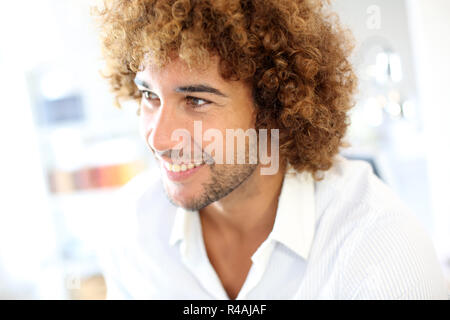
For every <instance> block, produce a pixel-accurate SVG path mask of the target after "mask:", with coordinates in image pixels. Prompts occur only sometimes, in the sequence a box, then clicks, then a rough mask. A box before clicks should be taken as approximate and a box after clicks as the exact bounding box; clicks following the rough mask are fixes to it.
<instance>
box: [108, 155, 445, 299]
mask: <svg viewBox="0 0 450 320" xmlns="http://www.w3.org/2000/svg"><path fill="white" fill-rule="evenodd" d="M111 204H112V207H113V208H111V210H112V211H111V212H112V214H111V220H109V223H108V224H107V226H106V230H107V231H108V232H105V235H106V234H109V235H110V236H106V237H105V239H104V240H105V241H104V246H103V247H102V248H101V251H100V257H101V263H102V268H103V271H104V276H105V280H106V284H107V298H108V299H228V296H227V294H226V292H225V290H224V288H223V286H222V284H221V282H220V280H219V278H218V276H217V274H216V272H215V270H214V268H213V267H212V265H211V263H210V261H209V259H208V256H207V254H206V250H205V245H204V242H203V236H202V230H201V224H200V218H199V213H198V212H187V211H185V210H183V209H180V208H176V207H174V206H173V205H171V204H170V202H169V201H168V200H167V198H166V195H165V193H164V190H163V186H162V182H161V180H160V178H159V172H152V171H147V172H145V173H142V174H140V175H138V176H137V177H136V178H134V179H133V180H132V181H131V182H130V183H128V184H127V185H126V186H125V187H124V188H123V189H122V190H121V191H120V192H119V193H118V196H117V198H116V199H114V201H112V203H111ZM251 259H252V265H251V268H250V271H249V273H248V275H247V278H246V280H245V282H244V284H243V286H242V288H241V290H240V292H239V294H238V296H237V299H447V298H448V293H447V286H446V282H445V279H444V277H443V274H442V271H441V269H440V266H439V263H438V260H437V258H436V255H435V251H434V248H433V245H432V243H431V241H430V239H429V237H428V236H427V234H426V233H425V232H424V230H423V228H422V227H421V226H420V224H419V223H418V221H417V219H416V218H415V217H414V216H413V215H412V214H411V213H410V212H409V211H408V209H407V208H406V207H404V206H403V204H402V203H401V202H400V201H399V200H398V199H397V198H396V197H395V196H394V195H393V193H392V191H391V190H390V189H389V188H388V187H386V186H385V185H384V184H383V183H382V182H381V181H380V180H379V179H378V178H377V177H376V176H375V175H374V174H373V173H372V171H371V168H370V166H369V165H368V164H367V163H365V162H363V161H355V160H347V159H344V158H342V157H340V156H339V157H337V158H336V162H335V164H334V165H333V167H332V168H331V169H330V170H328V171H327V172H325V175H324V179H323V180H321V181H318V182H315V181H314V180H313V179H312V177H311V175H310V174H308V173H302V174H299V175H297V176H296V175H292V174H287V175H286V177H285V179H284V182H283V186H282V190H281V194H280V198H279V203H278V209H277V214H276V219H275V224H274V227H273V230H272V232H271V233H270V235H269V236H268V238H267V239H266V240H265V241H264V242H263V243H262V244H261V245H260V246H259V248H258V249H257V250H256V252H255V253H254V254H253V256H252V257H251Z"/></svg>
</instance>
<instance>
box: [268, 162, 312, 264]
mask: <svg viewBox="0 0 450 320" xmlns="http://www.w3.org/2000/svg"><path fill="white" fill-rule="evenodd" d="M314 201H315V200H314V179H313V178H312V175H311V174H310V173H308V172H302V173H296V172H295V170H294V169H293V168H289V170H288V171H287V173H286V176H285V178H284V181H283V186H282V189H281V193H280V197H279V199H278V209H277V215H276V218H275V223H274V226H273V229H272V232H271V234H270V235H269V238H272V239H274V240H276V241H278V242H280V243H282V244H283V245H285V246H286V247H288V248H289V249H291V250H293V251H294V252H295V253H296V254H298V255H299V256H301V257H302V258H304V259H305V260H306V259H308V256H309V251H310V248H311V244H312V241H313V237H314V231H315V203H314Z"/></svg>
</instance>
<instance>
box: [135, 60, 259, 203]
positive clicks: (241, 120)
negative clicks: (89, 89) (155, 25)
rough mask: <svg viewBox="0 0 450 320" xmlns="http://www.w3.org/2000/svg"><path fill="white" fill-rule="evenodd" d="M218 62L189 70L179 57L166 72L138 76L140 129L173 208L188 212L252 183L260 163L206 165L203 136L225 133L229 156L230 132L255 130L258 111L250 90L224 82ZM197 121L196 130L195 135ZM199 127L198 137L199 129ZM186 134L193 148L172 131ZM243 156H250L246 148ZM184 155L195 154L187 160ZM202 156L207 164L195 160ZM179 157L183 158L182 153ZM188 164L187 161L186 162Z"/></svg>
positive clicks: (147, 71)
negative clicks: (249, 180)
mask: <svg viewBox="0 0 450 320" xmlns="http://www.w3.org/2000/svg"><path fill="white" fill-rule="evenodd" d="M218 63H219V60H218V59H217V58H215V57H214V58H212V59H211V62H210V64H209V65H208V67H207V68H204V69H201V70H200V69H196V68H193V69H191V70H190V69H189V68H188V66H187V65H186V64H185V62H184V61H183V60H181V59H179V58H177V59H175V60H173V61H172V62H170V63H169V64H167V65H165V66H164V67H162V68H158V67H156V66H154V65H148V66H146V68H145V69H144V70H143V71H142V72H139V73H138V74H137V75H136V84H137V86H138V88H139V90H141V91H142V92H143V97H142V101H141V116H140V130H141V133H142V135H143V137H144V139H145V141H146V142H147V144H148V146H149V147H150V148H151V150H152V151H153V153H154V154H155V157H156V159H157V161H158V162H159V164H160V167H161V174H162V180H163V183H164V188H165V191H166V193H167V195H168V197H169V199H170V201H171V202H172V203H174V204H175V205H177V206H181V207H184V208H186V209H189V210H200V209H202V208H204V207H206V206H207V205H209V204H211V203H212V202H215V201H217V200H219V199H221V198H223V197H225V196H226V195H227V194H229V193H230V192H232V191H233V190H234V189H236V188H237V187H238V186H239V185H240V184H241V183H242V182H244V181H245V180H246V179H247V178H249V177H250V176H251V175H252V173H253V172H254V171H255V169H256V168H257V166H258V165H257V164H249V162H248V161H245V164H238V163H236V161H233V164H219V163H217V162H216V163H205V157H206V159H207V158H210V157H214V153H215V152H214V151H212V152H206V151H205V145H208V144H210V143H211V140H210V141H208V142H207V141H205V140H204V139H205V138H204V137H203V133H204V132H205V131H207V130H208V129H216V132H220V133H221V134H222V137H224V139H223V141H222V142H223V147H222V149H223V150H222V152H223V155H224V159H225V154H226V152H227V147H228V151H229V149H230V148H234V145H231V146H230V145H228V146H227V143H226V139H225V137H226V129H243V130H244V131H245V130H247V129H250V128H255V115H256V111H255V108H254V104H253V98H252V93H251V89H250V87H249V86H248V85H246V84H244V83H243V82H242V81H226V80H224V79H223V78H222V77H221V76H220V74H219V70H218ZM194 122H195V123H196V124H197V129H196V130H197V131H196V132H194V127H195V126H194ZM199 123H201V130H200V133H201V135H199V134H198V133H199V128H198V124H199ZM180 129H184V130H185V132H188V133H189V134H190V137H189V139H190V141H189V144H190V146H191V147H190V148H185V147H186V144H187V143H186V141H185V142H182V139H173V138H172V135H173V133H174V131H179V130H180ZM245 144H246V148H245V150H236V151H237V152H235V155H237V154H238V153H239V152H242V151H243V152H244V153H245V156H246V158H247V157H248V150H249V149H248V143H247V139H246V143H245ZM182 145H184V146H183V148H184V149H183V152H184V153H183V160H182V164H179V165H177V164H175V162H176V161H175V160H174V158H173V156H172V157H171V155H173V154H174V152H175V151H176V150H180V146H182ZM200 146H201V147H200ZM185 150H191V151H190V152H189V153H190V155H188V156H187V152H186V151H185ZM194 153H195V154H197V155H198V154H202V155H203V162H200V161H198V159H197V163H196V159H195V158H194ZM180 154H181V153H180ZM187 159H189V160H187Z"/></svg>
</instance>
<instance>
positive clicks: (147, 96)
mask: <svg viewBox="0 0 450 320" xmlns="http://www.w3.org/2000/svg"><path fill="white" fill-rule="evenodd" d="M142 96H143V97H144V98H145V99H147V100H155V99H158V96H157V95H156V94H154V93H153V92H151V91H147V90H145V91H142Z"/></svg>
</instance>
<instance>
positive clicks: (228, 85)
mask: <svg viewBox="0 0 450 320" xmlns="http://www.w3.org/2000/svg"><path fill="white" fill-rule="evenodd" d="M219 62H220V61H219V58H218V57H216V56H212V57H211V58H210V60H209V61H205V64H204V65H202V66H188V64H187V63H186V62H185V61H184V60H183V59H181V58H179V57H177V58H174V59H172V60H171V61H170V62H168V63H166V64H165V65H163V66H158V65H156V64H152V63H149V64H146V65H145V68H144V69H143V70H142V71H140V72H138V73H137V74H136V78H137V79H140V80H144V81H145V82H147V83H148V84H150V85H151V86H152V87H155V88H161V89H163V88H164V87H166V86H167V87H177V86H186V85H191V84H207V85H210V86H213V87H216V88H220V89H221V90H224V91H227V92H229V93H230V92H234V93H238V92H242V93H246V92H247V91H248V90H249V88H248V86H247V85H246V84H245V83H244V82H243V81H230V80H225V79H224V78H222V76H221V75H220V70H219Z"/></svg>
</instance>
